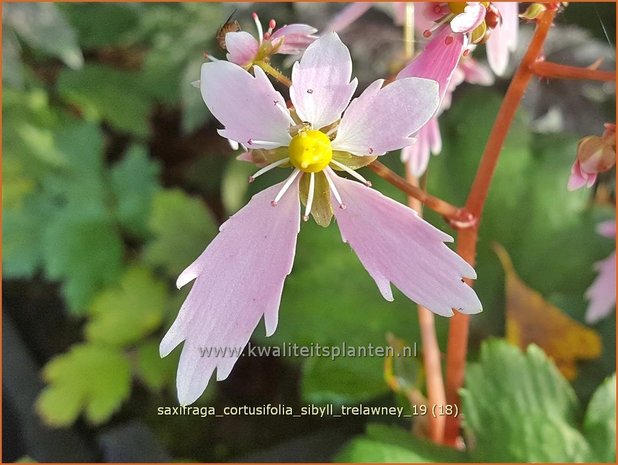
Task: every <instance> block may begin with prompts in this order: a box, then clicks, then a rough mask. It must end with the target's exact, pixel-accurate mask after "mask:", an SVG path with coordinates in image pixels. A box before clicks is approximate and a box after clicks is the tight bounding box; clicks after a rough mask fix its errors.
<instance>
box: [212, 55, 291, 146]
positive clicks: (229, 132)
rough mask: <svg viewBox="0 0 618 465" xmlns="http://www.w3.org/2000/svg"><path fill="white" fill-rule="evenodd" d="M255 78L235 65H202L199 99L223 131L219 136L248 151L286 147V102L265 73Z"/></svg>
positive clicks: (227, 63) (259, 71) (255, 68)
mask: <svg viewBox="0 0 618 465" xmlns="http://www.w3.org/2000/svg"><path fill="white" fill-rule="evenodd" d="M254 72H255V77H253V76H252V75H251V74H249V72H247V71H245V70H244V69H243V68H241V67H240V66H238V65H235V64H233V63H229V62H227V61H216V62H214V63H204V64H203V65H202V75H201V80H200V84H201V91H202V98H203V99H204V102H206V106H207V107H208V109H209V110H210V112H211V113H212V114H213V115H214V117H215V118H217V119H218V120H219V121H220V122H221V124H223V126H225V129H223V130H220V131H219V134H221V136H223V137H225V138H227V139H232V140H235V141H237V142H239V143H241V144H244V145H245V146H247V147H250V148H269V149H270V148H275V147H281V146H287V145H288V143H289V141H290V139H291V138H290V135H289V132H288V128H289V126H290V115H289V112H288V110H287V109H286V108H285V100H284V98H283V97H282V96H281V94H280V93H279V92H277V91H276V90H275V89H274V88H273V86H272V84H271V83H270V81H269V80H268V77H266V75H265V74H264V72H263V71H262V70H261V69H260V68H257V67H254Z"/></svg>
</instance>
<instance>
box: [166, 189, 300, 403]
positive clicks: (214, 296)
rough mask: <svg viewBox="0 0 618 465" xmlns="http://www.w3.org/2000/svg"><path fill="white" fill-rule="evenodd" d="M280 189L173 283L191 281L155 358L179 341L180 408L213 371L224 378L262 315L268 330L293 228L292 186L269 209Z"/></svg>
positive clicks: (244, 214)
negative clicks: (192, 279) (180, 346)
mask: <svg viewBox="0 0 618 465" xmlns="http://www.w3.org/2000/svg"><path fill="white" fill-rule="evenodd" d="M282 185H283V183H280V184H278V185H275V186H272V187H270V188H268V189H266V190H264V191H262V192H260V193H258V194H256V195H255V196H254V197H253V198H252V199H251V201H250V202H249V203H248V204H247V205H246V206H245V207H244V208H243V209H241V210H240V211H239V212H238V213H236V214H235V215H234V216H232V217H231V218H230V219H229V220H228V221H227V222H225V223H224V224H223V225H222V226H221V232H220V233H219V235H218V236H217V237H216V238H215V239H214V240H213V241H212V242H211V243H210V245H209V246H208V247H207V248H206V250H205V251H204V252H203V253H202V255H200V257H199V258H198V259H197V260H196V261H195V262H194V263H193V264H191V265H190V266H189V267H188V268H187V270H185V272H183V274H182V275H181V277H182V279H181V278H179V281H182V282H187V281H189V280H190V279H191V278H195V277H197V279H196V281H195V283H194V284H193V287H192V289H191V291H190V292H189V295H188V296H187V298H186V300H185V302H184V303H183V305H182V308H181V310H180V313H179V314H178V317H177V318H176V321H174V323H173V325H172V327H171V328H170V329H169V331H168V332H167V334H166V335H165V337H164V338H163V340H162V341H161V346H160V352H161V356H166V355H167V354H168V353H170V352H171V351H172V350H173V349H174V348H175V347H176V346H177V345H178V344H180V343H181V342H182V341H185V343H184V346H183V349H182V354H181V357H180V363H179V365H178V375H177V382H176V385H177V389H178V400H179V401H180V403H181V404H182V405H188V404H191V403H193V402H194V401H195V400H196V399H197V398H198V397H199V396H200V395H201V394H202V392H203V391H204V389H206V386H207V384H208V381H209V379H210V377H211V375H212V373H213V372H214V370H215V369H217V379H218V380H222V379H225V377H227V375H228V374H229V373H230V371H231V369H232V367H233V366H234V363H236V360H237V359H238V357H239V356H240V351H242V350H243V348H244V347H245V345H246V344H247V342H248V341H249V338H250V336H251V334H252V333H253V331H254V329H255V327H256V326H257V325H258V323H259V321H260V319H261V318H262V316H264V319H265V323H266V331H267V335H271V334H272V333H273V332H274V331H275V328H276V326H277V315H278V309H279V303H280V300H281V293H282V290H283V282H284V280H285V277H286V276H287V275H288V274H289V273H290V270H291V268H292V262H293V259H294V251H295V247H296V236H297V234H298V230H299V225H300V203H299V198H298V181H296V182H295V183H294V184H293V186H292V187H291V188H290V191H289V192H287V193H286V195H284V196H283V198H282V199H281V200H280V201H279V203H278V204H277V206H276V207H273V206H272V205H271V201H272V200H273V198H274V197H275V196H276V194H277V192H278V191H279V189H281V187H282ZM183 275H184V277H183ZM181 284H182V283H181ZM226 348H228V349H229V350H228V351H227V352H225V353H223V354H222V353H220V352H219V353H218V354H216V353H215V354H211V356H208V354H207V353H205V350H206V349H209V350H210V349H212V350H214V349H219V350H225V349H226ZM217 355H218V356H217Z"/></svg>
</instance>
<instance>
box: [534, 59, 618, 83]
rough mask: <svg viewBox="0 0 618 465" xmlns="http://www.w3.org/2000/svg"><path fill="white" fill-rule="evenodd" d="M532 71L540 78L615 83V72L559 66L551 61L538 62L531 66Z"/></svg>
mask: <svg viewBox="0 0 618 465" xmlns="http://www.w3.org/2000/svg"><path fill="white" fill-rule="evenodd" d="M530 69H531V71H532V72H533V73H534V74H536V75H537V76H539V77H544V78H549V79H587V80H589V81H611V82H613V81H615V80H616V72H615V71H601V70H598V69H593V68H580V67H577V66H566V65H559V64H558V63H551V62H549V61H537V62H535V63H532V64H531V65H530Z"/></svg>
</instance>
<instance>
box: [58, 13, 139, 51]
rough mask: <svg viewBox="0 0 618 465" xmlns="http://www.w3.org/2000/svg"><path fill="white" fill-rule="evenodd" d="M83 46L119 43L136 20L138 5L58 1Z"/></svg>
mask: <svg viewBox="0 0 618 465" xmlns="http://www.w3.org/2000/svg"><path fill="white" fill-rule="evenodd" d="M58 6H59V7H60V8H61V9H62V12H63V13H64V14H65V15H66V16H67V18H68V19H69V21H70V22H71V25H72V26H73V27H74V28H75V29H76V30H77V33H78V36H79V42H80V43H81V44H82V46H83V47H84V48H98V47H110V46H114V45H123V44H124V43H126V42H127V38H128V36H129V35H130V33H131V31H133V30H134V28H135V27H136V26H137V24H138V19H139V17H138V15H139V9H138V8H139V6H141V5H136V4H123V3H60V4H59V5H58Z"/></svg>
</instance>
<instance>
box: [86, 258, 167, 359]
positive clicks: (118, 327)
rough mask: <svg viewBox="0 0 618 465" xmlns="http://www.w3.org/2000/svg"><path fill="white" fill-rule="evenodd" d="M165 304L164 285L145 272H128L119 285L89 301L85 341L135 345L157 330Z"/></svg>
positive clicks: (136, 268) (132, 270) (140, 268)
mask: <svg viewBox="0 0 618 465" xmlns="http://www.w3.org/2000/svg"><path fill="white" fill-rule="evenodd" d="M166 304H167V290H166V286H165V283H163V282H161V281H158V280H156V279H155V277H154V276H153V275H152V273H151V272H150V271H149V270H148V269H146V268H143V267H134V268H129V269H128V270H127V272H126V273H125V275H124V276H123V277H122V279H121V281H120V283H119V285H117V286H113V287H111V288H108V289H106V290H104V291H103V292H101V293H100V294H98V295H97V296H96V297H95V298H94V299H93V301H92V304H91V305H90V307H89V312H90V316H91V318H90V320H89V321H88V324H87V325H86V338H87V339H88V340H90V341H92V342H95V343H101V344H109V345H114V346H119V347H124V346H126V345H129V344H131V343H134V342H137V341H139V340H140V339H142V338H143V337H144V336H146V335H147V334H149V333H150V332H151V331H153V330H154V329H156V328H157V327H159V326H160V324H161V322H162V320H163V316H164V313H165V310H166Z"/></svg>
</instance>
